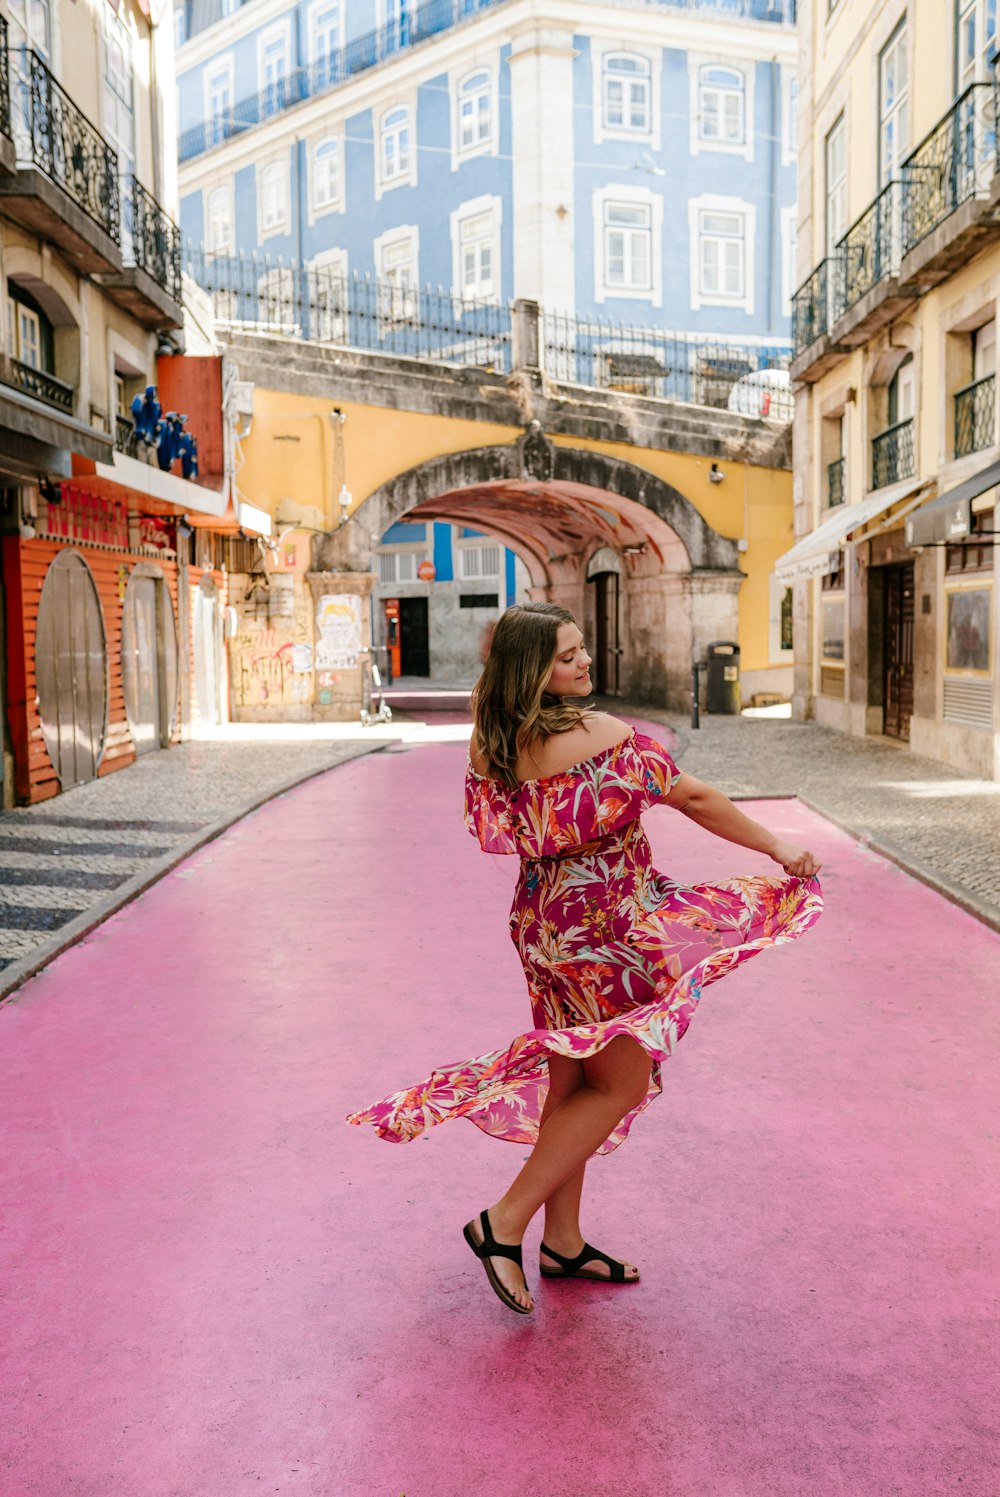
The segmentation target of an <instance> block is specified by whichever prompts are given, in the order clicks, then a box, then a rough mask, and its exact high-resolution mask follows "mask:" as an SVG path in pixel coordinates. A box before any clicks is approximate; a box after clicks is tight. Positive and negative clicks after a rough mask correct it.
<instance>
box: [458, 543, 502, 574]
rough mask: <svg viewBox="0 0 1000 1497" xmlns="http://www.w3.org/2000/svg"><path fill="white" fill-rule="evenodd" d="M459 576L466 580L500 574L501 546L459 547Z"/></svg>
mask: <svg viewBox="0 0 1000 1497" xmlns="http://www.w3.org/2000/svg"><path fill="white" fill-rule="evenodd" d="M458 567H459V576H460V577H461V578H462V579H463V580H464V581H469V580H470V579H471V578H473V577H499V576H500V547H499V546H460V547H459V548H458Z"/></svg>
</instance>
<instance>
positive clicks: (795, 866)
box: [771, 842, 823, 878]
mask: <svg viewBox="0 0 1000 1497" xmlns="http://www.w3.org/2000/svg"><path fill="white" fill-rule="evenodd" d="M771 857H772V858H773V859H774V861H775V862H776V863H780V864H781V866H782V868H783V869H784V870H785V872H786V873H791V874H793V875H794V877H795V878H814V877H815V876H816V874H817V873H818V872H819V870H820V869H821V868H822V866H823V864H822V863H821V862H820V860H819V858H817V857H814V856H813V854H812V853H811V852H806V850H805V848H804V847H796V846H795V843H794V842H776V843H775V844H774V849H773V851H772V852H771Z"/></svg>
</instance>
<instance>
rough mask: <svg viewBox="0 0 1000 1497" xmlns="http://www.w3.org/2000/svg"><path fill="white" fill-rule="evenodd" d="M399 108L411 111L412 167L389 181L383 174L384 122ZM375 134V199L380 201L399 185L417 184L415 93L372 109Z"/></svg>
mask: <svg viewBox="0 0 1000 1497" xmlns="http://www.w3.org/2000/svg"><path fill="white" fill-rule="evenodd" d="M397 109H406V110H408V111H409V120H410V124H409V129H410V167H409V170H408V171H406V172H403V173H401V174H400V175H399V176H398V177H391V178H390V180H389V181H388V182H387V181H385V179H384V177H383V176H382V122H383V120H384V119H385V117H386V115H389V114H394V113H395V111H396V110H397ZM372 119H373V122H374V127H375V128H374V135H375V201H376V202H379V200H380V199H381V198H383V197H384V196H385V194H386V193H387V192H394V191H395V190H396V188H397V187H416V185H417V98H416V94H415V93H409V94H407V95H405V96H404V97H403V98H397V99H393V101H392V102H391V103H390V104H386V106H385V108H384V109H374V110H373V111H372Z"/></svg>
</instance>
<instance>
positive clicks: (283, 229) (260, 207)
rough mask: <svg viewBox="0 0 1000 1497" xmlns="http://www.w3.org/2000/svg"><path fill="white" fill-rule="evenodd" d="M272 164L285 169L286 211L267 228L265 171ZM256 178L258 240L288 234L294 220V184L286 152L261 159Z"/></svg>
mask: <svg viewBox="0 0 1000 1497" xmlns="http://www.w3.org/2000/svg"><path fill="white" fill-rule="evenodd" d="M272 166H280V167H282V168H283V170H284V173H285V213H284V217H283V218H281V219H280V220H279V221H278V222H277V223H275V224H272V225H271V227H270V228H267V227H265V224H264V173H265V172H266V171H267V169H268V168H269V167H272ZM256 178H257V237H258V240H263V239H271V238H273V237H274V236H275V235H276V234H287V233H288V232H289V230H290V229H291V222H292V212H291V196H292V184H291V173H290V172H289V169H288V157H287V156H286V155H285V154H284V153H282V154H281V155H280V156H271V157H269V158H267V159H265V160H264V161H261V162H260V163H259V164H258V166H257V172H256Z"/></svg>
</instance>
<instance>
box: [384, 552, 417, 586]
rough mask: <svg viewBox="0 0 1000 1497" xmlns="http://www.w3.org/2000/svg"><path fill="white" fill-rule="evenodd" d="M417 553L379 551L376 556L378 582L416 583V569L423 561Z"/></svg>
mask: <svg viewBox="0 0 1000 1497" xmlns="http://www.w3.org/2000/svg"><path fill="white" fill-rule="evenodd" d="M423 559H424V558H423V556H422V555H421V554H420V552H417V551H380V552H379V554H378V580H379V582H417V581H419V578H418V577H417V567H418V566H419V565H420V563H421V562H422V561H423Z"/></svg>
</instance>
